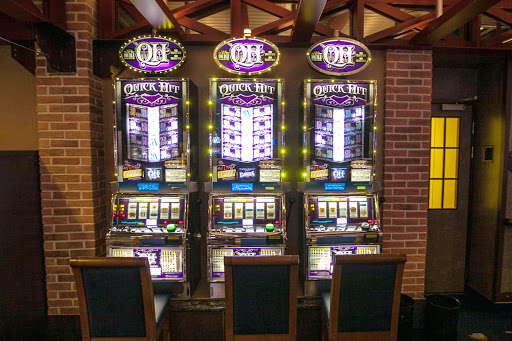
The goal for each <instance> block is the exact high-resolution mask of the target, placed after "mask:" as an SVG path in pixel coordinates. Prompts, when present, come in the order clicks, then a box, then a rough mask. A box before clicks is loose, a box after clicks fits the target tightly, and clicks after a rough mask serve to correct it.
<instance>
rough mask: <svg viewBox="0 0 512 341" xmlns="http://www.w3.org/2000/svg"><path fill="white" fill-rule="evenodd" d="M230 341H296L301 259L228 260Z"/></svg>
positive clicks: (253, 258)
mask: <svg viewBox="0 0 512 341" xmlns="http://www.w3.org/2000/svg"><path fill="white" fill-rule="evenodd" d="M224 265H225V285H226V315H225V321H226V322H225V327H226V340H228V341H230V340H237V339H243V340H249V339H251V336H252V337H253V338H254V339H261V338H262V337H266V338H271V339H272V340H295V339H296V334H297V285H298V265H299V257H298V256H296V255H289V256H268V257H267V256H262V257H225V258H224Z"/></svg>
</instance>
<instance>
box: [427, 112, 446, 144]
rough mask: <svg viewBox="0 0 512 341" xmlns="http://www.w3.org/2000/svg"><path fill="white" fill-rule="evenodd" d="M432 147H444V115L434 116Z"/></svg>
mask: <svg viewBox="0 0 512 341" xmlns="http://www.w3.org/2000/svg"><path fill="white" fill-rule="evenodd" d="M430 147H432V148H442V147H444V117H432V131H431V138H430Z"/></svg>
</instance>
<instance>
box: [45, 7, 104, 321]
mask: <svg viewBox="0 0 512 341" xmlns="http://www.w3.org/2000/svg"><path fill="white" fill-rule="evenodd" d="M66 6H67V20H68V32H69V33H71V34H73V35H74V36H75V39H76V56H77V72H76V73H73V74H59V73H50V72H48V71H47V68H46V64H47V62H46V59H45V58H44V57H38V59H37V69H36V82H37V113H38V131H39V156H40V172H41V196H42V202H41V205H42V219H43V230H44V255H45V265H46V281H47V284H46V287H47V296H48V314H49V315H66V314H78V301H77V299H76V293H75V285H74V279H73V276H72V273H71V268H70V267H69V266H68V259H69V258H70V257H76V256H95V255H100V254H104V245H105V242H104V240H105V231H106V226H107V223H106V207H107V202H106V185H105V174H104V166H103V164H104V155H103V147H104V142H103V103H102V84H101V81H100V79H99V78H97V77H94V76H93V74H92V40H93V39H94V37H95V36H96V30H97V15H96V8H97V4H96V0H79V1H76V2H74V1H73V2H71V1H68V2H67V4H66Z"/></svg>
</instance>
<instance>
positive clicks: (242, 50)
mask: <svg viewBox="0 0 512 341" xmlns="http://www.w3.org/2000/svg"><path fill="white" fill-rule="evenodd" d="M280 55H281V53H280V52H279V49H278V48H277V46H275V45H274V44H272V43H271V42H269V41H268V40H265V39H262V38H257V37H252V38H232V39H228V40H224V41H223V42H222V43H220V44H219V45H217V47H215V50H214V51H213V59H214V60H215V62H216V63H217V65H219V66H220V68H221V69H223V70H226V71H228V72H231V73H236V74H245V75H253V74H261V73H263V72H267V71H270V70H271V69H272V68H273V67H274V66H276V65H277V64H279V58H280Z"/></svg>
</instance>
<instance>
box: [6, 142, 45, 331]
mask: <svg viewBox="0 0 512 341" xmlns="http://www.w3.org/2000/svg"><path fill="white" fill-rule="evenodd" d="M0 174H2V176H1V180H0V217H1V219H0V278H2V281H1V284H0V307H2V309H0V330H2V331H5V330H6V329H19V330H25V331H26V330H30V326H37V327H40V326H41V323H42V322H43V321H44V320H45V318H46V294H45V274H44V261H43V233H42V223H41V199H40V198H41V195H40V190H39V158H38V154H37V151H16V152H14V151H13V152H10V151H2V152H0ZM36 329H38V328H35V330H34V332H37V330H36Z"/></svg>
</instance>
